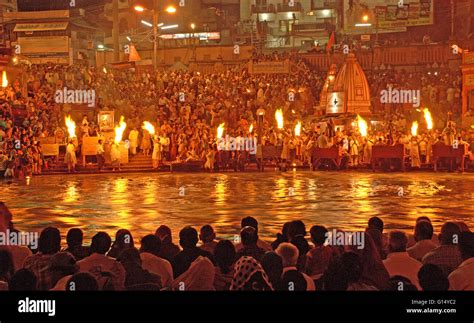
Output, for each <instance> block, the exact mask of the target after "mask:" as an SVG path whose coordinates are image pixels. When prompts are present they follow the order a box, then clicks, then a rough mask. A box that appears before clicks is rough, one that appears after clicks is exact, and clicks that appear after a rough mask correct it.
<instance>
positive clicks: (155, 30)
mask: <svg viewBox="0 0 474 323" xmlns="http://www.w3.org/2000/svg"><path fill="white" fill-rule="evenodd" d="M133 8H134V9H135V11H137V12H144V11H145V8H144V7H143V6H140V5H136V6H135V7H133ZM151 11H152V13H153V68H154V69H156V67H157V65H158V64H157V56H158V16H159V14H160V10H159V9H158V0H153V9H152V10H151ZM164 11H165V12H167V13H170V14H171V13H175V12H176V8H175V7H173V6H168V7H166V9H165V10H164ZM142 23H143V21H142Z"/></svg>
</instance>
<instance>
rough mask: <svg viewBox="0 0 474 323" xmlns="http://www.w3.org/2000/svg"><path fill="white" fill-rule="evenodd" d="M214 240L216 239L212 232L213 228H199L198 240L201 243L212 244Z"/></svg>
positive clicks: (208, 226) (207, 225)
mask: <svg viewBox="0 0 474 323" xmlns="http://www.w3.org/2000/svg"><path fill="white" fill-rule="evenodd" d="M215 238H216V233H215V232H214V228H213V227H212V226H211V225H209V224H206V225H204V226H203V227H201V230H200V233H199V239H200V240H201V241H202V242H203V243H208V242H212V241H214V239H215Z"/></svg>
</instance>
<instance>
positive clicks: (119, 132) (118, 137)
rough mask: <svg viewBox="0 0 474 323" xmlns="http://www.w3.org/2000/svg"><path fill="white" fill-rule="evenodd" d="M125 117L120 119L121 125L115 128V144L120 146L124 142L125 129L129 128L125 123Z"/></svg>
mask: <svg viewBox="0 0 474 323" xmlns="http://www.w3.org/2000/svg"><path fill="white" fill-rule="evenodd" d="M124 119H125V118H124V117H123V116H121V117H120V122H119V125H118V126H116V127H115V139H114V142H115V143H116V144H117V145H118V144H120V142H122V137H123V133H124V131H125V128H127V124H126V123H125V121H124Z"/></svg>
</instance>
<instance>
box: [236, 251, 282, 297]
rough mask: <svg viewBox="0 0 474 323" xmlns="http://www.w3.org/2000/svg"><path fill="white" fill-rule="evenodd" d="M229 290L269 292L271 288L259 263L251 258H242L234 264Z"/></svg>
mask: <svg viewBox="0 0 474 323" xmlns="http://www.w3.org/2000/svg"><path fill="white" fill-rule="evenodd" d="M230 290H245V291H269V290H273V287H272V285H271V283H270V280H269V279H268V276H267V274H266V273H265V270H263V268H262V266H261V265H260V263H259V262H258V261H257V260H255V259H254V258H252V257H247V256H243V257H240V259H239V260H237V263H236V264H235V268H234V277H233V278H232V283H231V285H230Z"/></svg>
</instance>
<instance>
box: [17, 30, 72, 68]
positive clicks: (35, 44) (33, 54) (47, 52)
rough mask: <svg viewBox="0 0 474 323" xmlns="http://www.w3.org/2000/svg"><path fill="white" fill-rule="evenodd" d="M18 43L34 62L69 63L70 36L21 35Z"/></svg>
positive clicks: (23, 53)
mask: <svg viewBox="0 0 474 323" xmlns="http://www.w3.org/2000/svg"><path fill="white" fill-rule="evenodd" d="M18 45H20V46H21V54H22V55H24V56H26V57H28V58H29V59H30V60H31V61H32V63H38V64H40V63H47V62H52V63H58V64H68V63H69V37H68V36H42V37H19V38H18Z"/></svg>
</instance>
